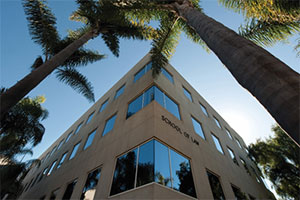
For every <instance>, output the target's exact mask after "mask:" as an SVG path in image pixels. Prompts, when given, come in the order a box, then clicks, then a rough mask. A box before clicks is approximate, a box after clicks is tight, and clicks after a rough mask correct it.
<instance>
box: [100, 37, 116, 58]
mask: <svg viewBox="0 0 300 200" xmlns="http://www.w3.org/2000/svg"><path fill="white" fill-rule="evenodd" d="M101 37H102V39H103V40H104V42H105V44H106V46H107V47H108V48H109V49H110V51H111V52H112V53H113V54H114V55H115V56H116V57H118V56H119V52H120V46H119V43H120V41H119V38H118V37H117V34H116V33H114V32H112V31H111V32H108V33H103V34H102V35H101Z"/></svg>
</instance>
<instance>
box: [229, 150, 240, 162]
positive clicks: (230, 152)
mask: <svg viewBox="0 0 300 200" xmlns="http://www.w3.org/2000/svg"><path fill="white" fill-rule="evenodd" d="M227 149H228V152H229V155H230V157H231V159H232V161H233V162H234V163H235V164H237V165H239V163H238V161H237V159H236V157H235V155H234V153H233V151H232V150H231V149H230V148H229V147H227Z"/></svg>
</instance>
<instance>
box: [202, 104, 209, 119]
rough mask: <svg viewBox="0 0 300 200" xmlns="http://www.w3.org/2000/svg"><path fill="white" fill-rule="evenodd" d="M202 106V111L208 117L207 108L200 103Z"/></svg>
mask: <svg viewBox="0 0 300 200" xmlns="http://www.w3.org/2000/svg"><path fill="white" fill-rule="evenodd" d="M200 108H201V110H202V112H203V113H204V114H205V115H206V116H207V117H208V112H207V110H206V108H205V107H204V106H203V105H202V104H201V103H200Z"/></svg>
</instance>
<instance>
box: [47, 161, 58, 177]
mask: <svg viewBox="0 0 300 200" xmlns="http://www.w3.org/2000/svg"><path fill="white" fill-rule="evenodd" d="M56 162H57V160H56V161H54V162H53V163H52V165H51V167H50V169H49V171H48V173H47V176H50V174H51V173H52V171H53V169H54V166H55V164H56Z"/></svg>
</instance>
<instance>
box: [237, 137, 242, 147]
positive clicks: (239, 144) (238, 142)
mask: <svg viewBox="0 0 300 200" xmlns="http://www.w3.org/2000/svg"><path fill="white" fill-rule="evenodd" d="M235 141H236V143H237V144H238V146H239V147H240V148H241V149H242V145H241V143H240V141H239V140H238V139H237V138H235Z"/></svg>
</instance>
